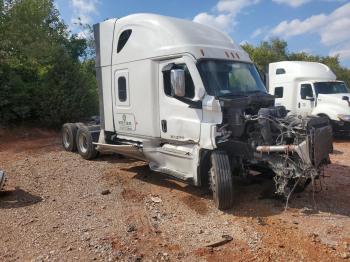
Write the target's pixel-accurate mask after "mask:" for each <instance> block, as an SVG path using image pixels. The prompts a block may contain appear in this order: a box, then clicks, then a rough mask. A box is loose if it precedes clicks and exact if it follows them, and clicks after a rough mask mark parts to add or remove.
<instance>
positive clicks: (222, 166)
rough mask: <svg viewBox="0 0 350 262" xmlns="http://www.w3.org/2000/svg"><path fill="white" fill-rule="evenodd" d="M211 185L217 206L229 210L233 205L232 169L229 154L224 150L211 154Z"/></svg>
mask: <svg viewBox="0 0 350 262" xmlns="http://www.w3.org/2000/svg"><path fill="white" fill-rule="evenodd" d="M209 175H210V187H211V190H212V192H213V200H214V203H215V206H216V207H217V208H218V209H220V210H227V209H230V208H232V206H233V186H232V171H231V166H230V161H229V158H228V155H227V153H226V152H224V151H214V152H212V154H211V168H210V171H209Z"/></svg>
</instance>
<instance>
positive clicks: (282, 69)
mask: <svg viewBox="0 0 350 262" xmlns="http://www.w3.org/2000/svg"><path fill="white" fill-rule="evenodd" d="M285 73H286V70H284V68H277V70H276V75H283V74H285Z"/></svg>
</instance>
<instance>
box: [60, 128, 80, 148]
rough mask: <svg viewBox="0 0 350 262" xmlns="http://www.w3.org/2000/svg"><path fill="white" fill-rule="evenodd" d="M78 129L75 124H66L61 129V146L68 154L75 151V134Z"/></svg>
mask: <svg viewBox="0 0 350 262" xmlns="http://www.w3.org/2000/svg"><path fill="white" fill-rule="evenodd" d="M77 129H78V127H77V126H76V125H75V124H72V123H67V124H64V125H63V127H62V145H63V147H64V149H65V150H66V151H68V152H75V151H77V143H76V134H77Z"/></svg>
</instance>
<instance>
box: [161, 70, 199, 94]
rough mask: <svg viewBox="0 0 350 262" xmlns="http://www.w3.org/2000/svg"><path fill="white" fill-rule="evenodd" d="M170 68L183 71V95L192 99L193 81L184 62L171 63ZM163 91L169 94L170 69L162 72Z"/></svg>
mask: <svg viewBox="0 0 350 262" xmlns="http://www.w3.org/2000/svg"><path fill="white" fill-rule="evenodd" d="M171 69H182V70H184V71H185V88H186V90H185V97H187V98H190V99H192V98H193V97H194V83H193V80H192V77H191V74H190V71H189V70H188V67H187V66H186V64H177V65H173V66H172V68H171ZM163 81H164V93H165V94H166V95H167V96H170V95H171V82H170V70H167V71H164V72H163Z"/></svg>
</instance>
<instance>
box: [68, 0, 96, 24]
mask: <svg viewBox="0 0 350 262" xmlns="http://www.w3.org/2000/svg"><path fill="white" fill-rule="evenodd" d="M70 1H71V5H72V7H73V13H74V16H73V18H72V20H71V22H72V23H73V24H76V23H78V24H79V23H82V24H89V23H91V16H92V15H94V14H97V4H98V3H99V0H70Z"/></svg>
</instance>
